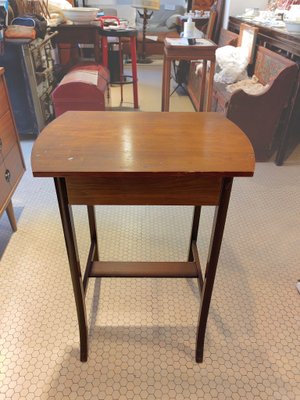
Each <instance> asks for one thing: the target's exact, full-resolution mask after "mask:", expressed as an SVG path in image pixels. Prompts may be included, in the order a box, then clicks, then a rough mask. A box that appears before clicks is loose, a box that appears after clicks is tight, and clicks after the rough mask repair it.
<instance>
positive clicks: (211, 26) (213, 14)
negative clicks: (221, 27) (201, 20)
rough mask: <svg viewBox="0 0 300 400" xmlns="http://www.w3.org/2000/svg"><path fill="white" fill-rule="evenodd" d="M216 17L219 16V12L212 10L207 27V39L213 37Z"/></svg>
mask: <svg viewBox="0 0 300 400" xmlns="http://www.w3.org/2000/svg"><path fill="white" fill-rule="evenodd" d="M216 18H217V12H216V11H214V10H211V11H210V16H209V20H208V24H207V29H206V35H205V36H206V38H207V39H212V37H213V33H214V28H215V23H216Z"/></svg>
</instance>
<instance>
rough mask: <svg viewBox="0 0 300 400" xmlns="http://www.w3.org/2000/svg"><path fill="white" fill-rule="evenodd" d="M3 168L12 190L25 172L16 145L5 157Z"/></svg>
mask: <svg viewBox="0 0 300 400" xmlns="http://www.w3.org/2000/svg"><path fill="white" fill-rule="evenodd" d="M4 166H5V168H6V170H5V174H6V179H7V181H8V182H9V184H10V185H11V189H12V190H14V189H15V186H16V185H17V183H18V182H19V180H20V178H21V176H22V175H23V173H24V171H25V168H24V165H23V160H22V157H21V154H20V149H19V146H18V144H17V143H16V144H15V145H14V147H13V148H12V149H11V151H10V152H9V153H8V155H7V156H6V157H5V159H4Z"/></svg>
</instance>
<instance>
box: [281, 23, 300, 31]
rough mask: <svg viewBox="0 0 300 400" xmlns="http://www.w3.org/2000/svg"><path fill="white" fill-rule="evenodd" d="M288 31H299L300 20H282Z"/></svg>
mask: <svg viewBox="0 0 300 400" xmlns="http://www.w3.org/2000/svg"><path fill="white" fill-rule="evenodd" d="M284 22H285V26H286V29H287V31H288V32H296V33H300V21H288V20H286V21H284Z"/></svg>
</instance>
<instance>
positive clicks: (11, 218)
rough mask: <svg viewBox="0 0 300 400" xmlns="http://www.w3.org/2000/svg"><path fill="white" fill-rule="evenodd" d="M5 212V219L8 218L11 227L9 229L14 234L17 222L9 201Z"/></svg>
mask: <svg viewBox="0 0 300 400" xmlns="http://www.w3.org/2000/svg"><path fill="white" fill-rule="evenodd" d="M5 211H6V214H7V217H8V220H9V223H10V226H11V229H12V230H13V231H14V232H16V230H17V222H16V218H15V213H14V208H13V205H12V202H11V200H10V201H9V203H8V204H7V207H6V210H5Z"/></svg>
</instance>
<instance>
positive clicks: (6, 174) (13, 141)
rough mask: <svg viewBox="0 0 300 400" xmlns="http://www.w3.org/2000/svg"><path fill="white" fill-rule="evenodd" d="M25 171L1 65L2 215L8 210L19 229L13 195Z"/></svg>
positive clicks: (0, 197) (14, 225) (0, 206)
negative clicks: (12, 199)
mask: <svg viewBox="0 0 300 400" xmlns="http://www.w3.org/2000/svg"><path fill="white" fill-rule="evenodd" d="M24 171H25V164H24V160H23V156H22V151H21V147H20V142H19V138H18V135H17V132H16V127H15V122H14V119H13V115H12V110H11V106H10V101H9V98H8V92H7V87H6V83H5V78H4V68H1V67H0V216H1V215H2V213H3V212H4V211H6V212H7V215H8V218H9V221H10V224H11V227H12V229H13V230H14V231H16V229H17V225H16V220H15V217H14V211H13V207H12V202H11V197H12V195H13V193H14V191H15V189H16V187H17V185H18V183H19V181H20V179H21V177H22V175H23V174H24Z"/></svg>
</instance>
